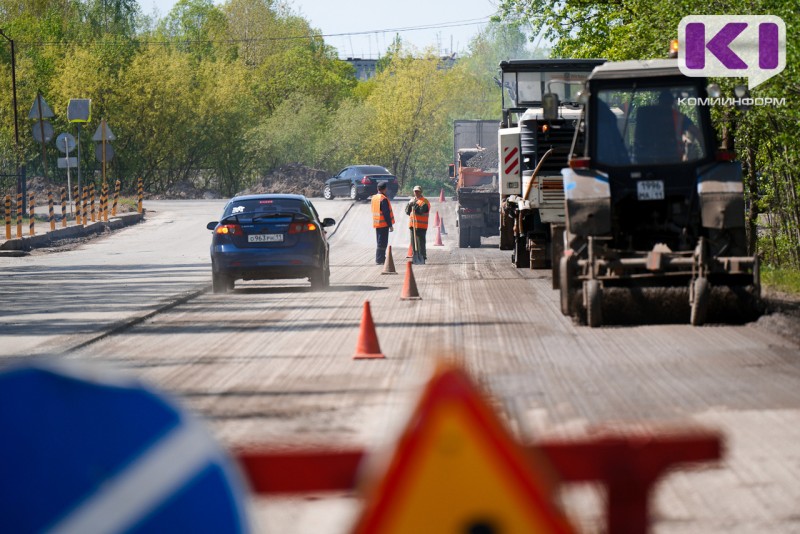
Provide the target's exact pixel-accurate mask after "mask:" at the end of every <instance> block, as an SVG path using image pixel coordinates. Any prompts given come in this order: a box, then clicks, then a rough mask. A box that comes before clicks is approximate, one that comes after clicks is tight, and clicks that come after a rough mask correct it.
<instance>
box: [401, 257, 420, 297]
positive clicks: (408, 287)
mask: <svg viewBox="0 0 800 534" xmlns="http://www.w3.org/2000/svg"><path fill="white" fill-rule="evenodd" d="M411 263H412V262H410V261H407V262H406V279H405V280H404V281H403V292H402V293H400V300H422V297H420V296H419V291H418V290H417V281H416V280H414V271H412V270H411Z"/></svg>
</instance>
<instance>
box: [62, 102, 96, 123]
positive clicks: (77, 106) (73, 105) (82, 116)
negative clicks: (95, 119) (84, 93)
mask: <svg viewBox="0 0 800 534" xmlns="http://www.w3.org/2000/svg"><path fill="white" fill-rule="evenodd" d="M67 120H68V121H69V122H77V123H82V122H89V121H90V120H92V99H91V98H73V99H71V100H70V101H69V104H68V105H67Z"/></svg>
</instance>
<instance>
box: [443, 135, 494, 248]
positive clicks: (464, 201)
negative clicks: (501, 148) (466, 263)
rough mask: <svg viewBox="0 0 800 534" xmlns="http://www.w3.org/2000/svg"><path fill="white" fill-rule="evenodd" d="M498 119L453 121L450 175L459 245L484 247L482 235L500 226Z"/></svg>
mask: <svg viewBox="0 0 800 534" xmlns="http://www.w3.org/2000/svg"><path fill="white" fill-rule="evenodd" d="M497 127H498V122H497V121H496V120H456V121H453V163H451V164H450V166H449V176H450V179H451V180H452V182H453V185H454V186H455V189H456V201H457V203H458V205H457V207H456V225H457V230H458V246H459V247H461V248H467V247H473V248H478V247H480V246H481V238H482V237H491V236H496V235H498V233H499V231H500V230H499V228H500V209H499V200H498V197H497V190H498V189H497V146H496V142H497Z"/></svg>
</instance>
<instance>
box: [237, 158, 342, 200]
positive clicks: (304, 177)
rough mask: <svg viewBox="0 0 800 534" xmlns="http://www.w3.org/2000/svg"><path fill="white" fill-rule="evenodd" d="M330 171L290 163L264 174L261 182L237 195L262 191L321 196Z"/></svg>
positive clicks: (254, 193)
mask: <svg viewBox="0 0 800 534" xmlns="http://www.w3.org/2000/svg"><path fill="white" fill-rule="evenodd" d="M328 178H330V175H329V174H328V172H326V171H323V170H320V169H312V168H310V167H306V166H305V165H301V164H300V163H289V164H287V165H284V166H282V167H280V168H278V169H276V170H274V171H273V172H271V173H270V174H268V175H266V176H264V178H263V179H262V180H261V182H260V183H258V184H256V185H254V186H253V187H251V188H249V189H245V190H244V191H240V192H239V193H236V194H237V195H256V194H261V193H291V194H295V195H305V196H307V197H319V196H321V195H322V189H323V187H324V185H325V180H327V179H328Z"/></svg>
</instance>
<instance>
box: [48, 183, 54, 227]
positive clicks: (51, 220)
mask: <svg viewBox="0 0 800 534" xmlns="http://www.w3.org/2000/svg"><path fill="white" fill-rule="evenodd" d="M47 208H48V209H49V210H50V231H51V232H52V231H53V230H55V229H56V212H55V210H54V209H53V192H52V191H48V192H47Z"/></svg>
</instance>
